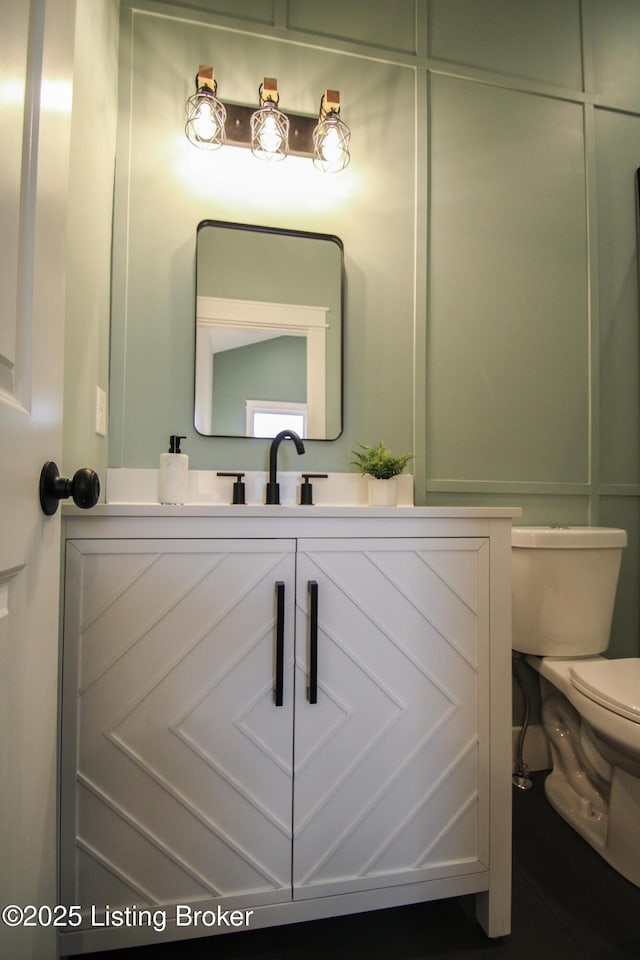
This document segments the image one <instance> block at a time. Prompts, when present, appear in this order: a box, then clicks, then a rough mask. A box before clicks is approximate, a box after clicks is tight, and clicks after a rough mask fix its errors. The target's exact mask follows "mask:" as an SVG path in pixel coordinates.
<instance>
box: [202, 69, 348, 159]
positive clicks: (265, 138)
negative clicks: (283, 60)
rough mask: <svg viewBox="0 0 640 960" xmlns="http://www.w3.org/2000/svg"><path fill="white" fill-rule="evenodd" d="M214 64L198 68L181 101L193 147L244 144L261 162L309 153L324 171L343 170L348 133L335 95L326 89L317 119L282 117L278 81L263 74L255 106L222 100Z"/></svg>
mask: <svg viewBox="0 0 640 960" xmlns="http://www.w3.org/2000/svg"><path fill="white" fill-rule="evenodd" d="M216 93H217V84H216V81H215V80H214V76H213V67H208V66H201V67H200V69H199V70H198V75H197V77H196V93H195V94H193V96H191V97H189V99H188V100H187V103H186V107H185V109H186V115H187V120H186V124H185V133H186V135H187V139H188V140H189V142H190V143H192V144H193V145H194V146H196V147H199V148H200V149H202V150H215V149H217V148H218V147H220V146H222V144H223V143H226V144H227V145H229V146H235V147H248V148H249V149H250V150H251V152H252V153H253V155H254V156H255V157H259V158H260V159H261V160H268V161H278V160H284V158H285V157H286V156H287V154H291V155H292V156H297V157H308V158H309V159H312V160H313V163H314V165H315V166H316V167H317V168H318V169H319V170H322V171H323V172H325V173H337V172H339V171H340V170H344V168H345V167H346V166H347V164H348V163H349V160H350V156H349V140H350V137H351V133H350V131H349V128H348V127H347V125H346V124H345V123H344V122H343V121H342V120H341V119H340V93H339V91H338V90H327V91H326V92H325V93H324V95H323V97H322V102H321V105H320V114H319V116H318V117H309V116H304V115H303V114H298V113H289V114H288V115H285V114H284V113H282V112H281V111H280V110H279V109H278V103H279V99H280V95H279V93H278V82H277V80H276V79H275V78H273V77H265V78H264V79H263V81H262V83H261V84H260V88H259V91H258V98H259V100H258V102H259V106H258V109H257V110H256V109H255V108H254V107H248V106H244V105H242V104H233V103H227V104H226V105H223V104H222V103H221V102H220V101H219V100H218V99H217V97H216Z"/></svg>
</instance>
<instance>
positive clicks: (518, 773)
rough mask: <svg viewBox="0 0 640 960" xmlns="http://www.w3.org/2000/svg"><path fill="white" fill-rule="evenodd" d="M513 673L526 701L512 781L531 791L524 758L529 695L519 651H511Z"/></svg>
mask: <svg viewBox="0 0 640 960" xmlns="http://www.w3.org/2000/svg"><path fill="white" fill-rule="evenodd" d="M511 671H512V673H513V677H514V679H515V681H516V683H517V684H518V687H519V688H520V693H521V694H522V699H523V701H524V719H523V721H522V726H521V727H520V735H519V737H518V753H517V758H516V769H515V772H514V774H513V776H512V778H511V780H512V782H513V785H514V787H518V788H519V789H520V790H530V789H531V787H532V786H533V782H532V780H531V779H530V777H529V767H528V766H527V765H526V763H525V762H524V757H523V752H524V739H525V737H526V735H527V728H528V726H529V697H528V695H527V691H526V689H525V686H524V683H523V682H522V676H521V673H520V654H519V653H518V651H517V650H512V651H511Z"/></svg>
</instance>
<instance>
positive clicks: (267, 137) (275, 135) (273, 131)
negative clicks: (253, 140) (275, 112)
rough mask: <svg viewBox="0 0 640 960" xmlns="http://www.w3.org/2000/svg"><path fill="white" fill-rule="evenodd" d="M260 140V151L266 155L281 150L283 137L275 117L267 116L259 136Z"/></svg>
mask: <svg viewBox="0 0 640 960" xmlns="http://www.w3.org/2000/svg"><path fill="white" fill-rule="evenodd" d="M258 140H259V141H260V149H261V150H264V151H265V152H266V153H275V152H276V151H277V150H279V149H280V147H281V145H282V135H281V133H280V131H279V129H278V124H277V123H276V118H275V117H273V116H266V117H265V118H264V123H263V124H262V127H261V129H260V132H259V134H258Z"/></svg>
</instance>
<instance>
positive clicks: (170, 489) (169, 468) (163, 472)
mask: <svg viewBox="0 0 640 960" xmlns="http://www.w3.org/2000/svg"><path fill="white" fill-rule="evenodd" d="M185 439H186V437H178V436H176V435H175V434H171V436H170V437H169V452H168V453H161V454H160V468H159V470H158V500H159V501H160V503H185V502H186V501H187V499H188V494H189V457H188V456H187V455H186V453H181V452H180V441H181V440H185Z"/></svg>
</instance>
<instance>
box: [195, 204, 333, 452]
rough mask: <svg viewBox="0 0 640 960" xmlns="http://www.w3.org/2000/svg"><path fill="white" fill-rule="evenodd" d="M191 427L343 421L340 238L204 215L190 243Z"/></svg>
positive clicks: (304, 430)
mask: <svg viewBox="0 0 640 960" xmlns="http://www.w3.org/2000/svg"><path fill="white" fill-rule="evenodd" d="M196 271H197V273H196V351H195V410H194V422H195V427H196V430H197V431H198V433H201V434H204V435H205V436H220V437H273V436H275V434H276V433H278V432H279V431H280V430H283V429H285V428H290V429H293V430H295V431H296V433H298V434H299V436H301V437H306V438H308V439H311V440H334V439H336V438H337V437H338V436H339V435H340V433H341V431H342V341H343V331H342V325H343V317H342V282H343V248H342V243H341V241H340V240H339V239H338V238H337V237H334V236H330V235H328V234H317V233H306V232H302V231H294V230H274V229H270V228H266V227H256V226H247V225H245V224H237V223H225V222H222V221H217V220H204V221H202V222H201V223H200V224H199V225H198V235H197V246H196Z"/></svg>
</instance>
